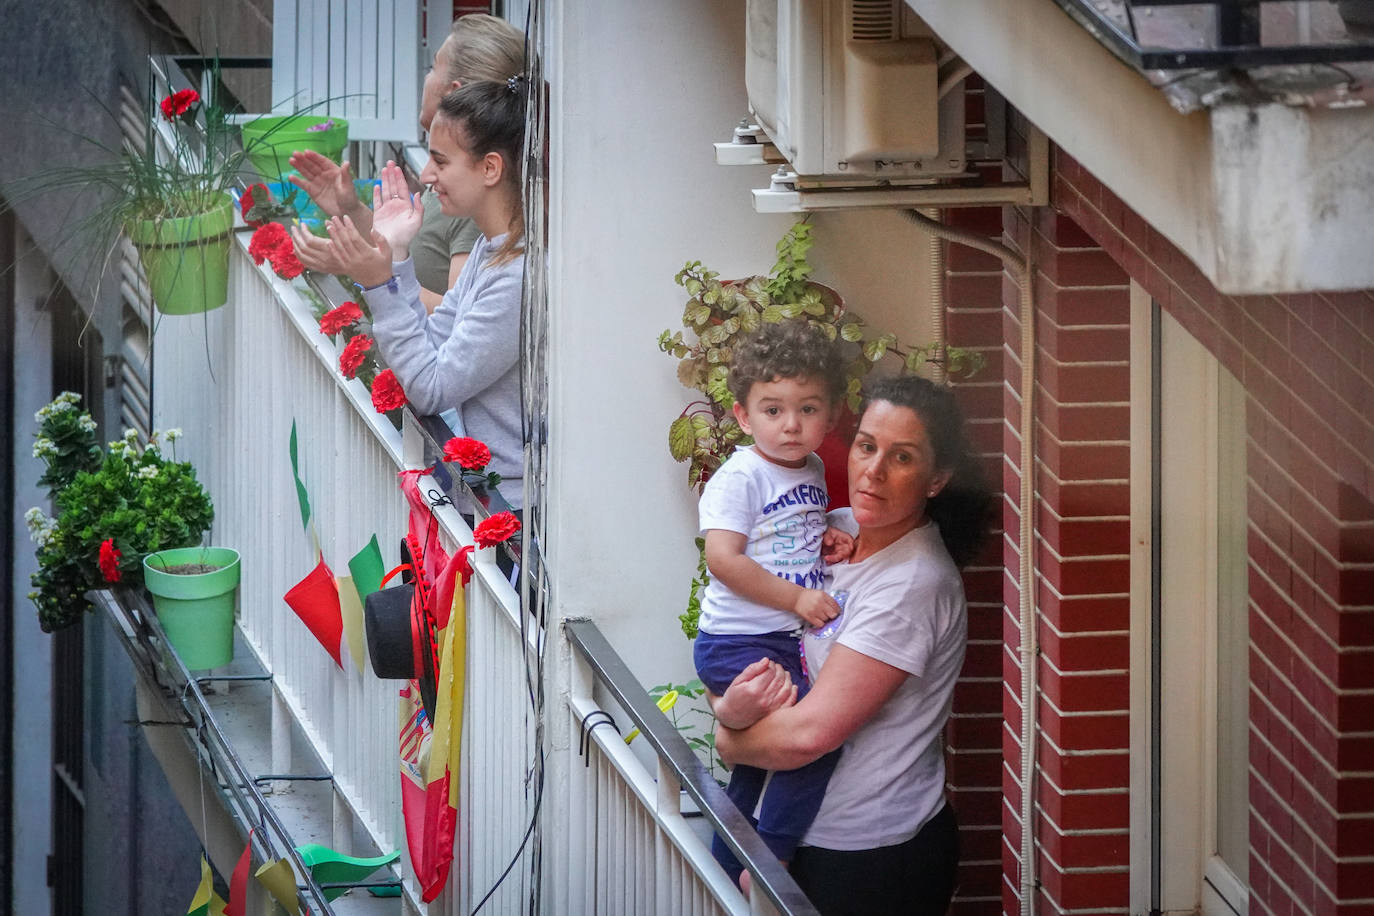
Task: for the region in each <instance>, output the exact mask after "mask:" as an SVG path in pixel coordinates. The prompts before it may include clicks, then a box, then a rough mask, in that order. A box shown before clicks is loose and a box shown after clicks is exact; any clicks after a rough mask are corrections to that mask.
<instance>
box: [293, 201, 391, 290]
mask: <svg viewBox="0 0 1374 916" xmlns="http://www.w3.org/2000/svg"><path fill="white" fill-rule="evenodd" d="M325 226H326V228H328V230H329V241H328V242H326V243H325V244H326V245H328V246H329V255H330V256H332V258H333V259H334V262H335V263H336V264H337V265H338V266H339V268H340V269H339V273H345V274H348V275H349V276H350V277H352V278H353V282H355V283H357V284H359V285H360V286H367V287H371V286H380V285H381V284H383V283H385V282H386V281H387V280H389V279H391V273H392V271H391V245H390V243H388V242H387V240H386V237H385V236H384V235H382V234H381V233H380V232H378V231H377V230H376V229H375V228H374V229H373V230H372V241H371V243H369V242H368V240H367V239H365V238H363V236H362V233H360V232H359V231H358V227H357V226H355V225H354V224H353V220H351V219H349V218H348V217H347V216H338V217H332V218H330V219H329V220H327V221H326V222H325ZM306 234H308V233H303V232H300V231H297V232H296V233H295V236H296V238H297V240H298V241H299V238H300V237H301V236H302V235H306ZM312 247H313V246H312ZM297 257H299V253H298V254H297ZM301 263H305V262H304V261H302V262H301Z"/></svg>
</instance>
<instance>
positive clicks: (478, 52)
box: [445, 13, 525, 86]
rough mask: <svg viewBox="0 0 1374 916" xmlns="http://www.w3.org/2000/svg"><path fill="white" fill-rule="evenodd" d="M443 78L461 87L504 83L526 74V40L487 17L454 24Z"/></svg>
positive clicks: (510, 27) (479, 15)
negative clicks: (482, 81) (497, 82)
mask: <svg viewBox="0 0 1374 916" xmlns="http://www.w3.org/2000/svg"><path fill="white" fill-rule="evenodd" d="M446 44H448V45H449V55H448V59H449V66H448V73H446V74H445V76H446V77H447V78H448V80H449V81H453V80H457V81H458V82H459V83H462V84H463V85H465V86H466V85H467V84H468V83H471V82H476V81H478V80H499V81H501V82H505V81H506V80H507V79H509V78H510V77H512V76H516V75H517V74H521V73H524V72H525V36H524V34H523V33H522V32H521V31H520V30H519V29H517V28H516V27H515V26H513V25H511V24H510V23H509V22H507V21H506V20H504V19H499V18H497V17H496V16H488V15H487V14H486V13H469V14H468V15H466V16H459V17H458V18H457V19H455V20H453V30H452V31H451V32H449V36H448V39H447V41H446Z"/></svg>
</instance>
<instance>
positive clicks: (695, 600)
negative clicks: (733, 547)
mask: <svg viewBox="0 0 1374 916" xmlns="http://www.w3.org/2000/svg"><path fill="white" fill-rule="evenodd" d="M710 584H711V571H710V570H708V569H707V568H706V539H705V538H697V574H696V577H695V578H693V579H692V590H691V592H690V593H689V594H688V595H687V610H685V611H683V612H682V613H681V614H679V615H677V619H678V622H679V623H681V624H682V632H683V633H684V634H685V635H686V636H687V638H688V639H696V638H697V621H698V620H699V619H700V618H701V596H702V594H703V593H704V592H705V591H706V586H708V585H710Z"/></svg>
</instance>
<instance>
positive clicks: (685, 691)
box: [626, 678, 728, 785]
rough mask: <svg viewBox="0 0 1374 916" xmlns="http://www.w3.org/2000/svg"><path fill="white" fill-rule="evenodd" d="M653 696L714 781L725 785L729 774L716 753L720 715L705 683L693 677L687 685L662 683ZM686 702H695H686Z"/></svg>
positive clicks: (654, 690)
mask: <svg viewBox="0 0 1374 916" xmlns="http://www.w3.org/2000/svg"><path fill="white" fill-rule="evenodd" d="M673 694H675V695H676V696H675V697H671V701H670V702H665V700H664V698H665V697H669V696H670V695H673ZM649 696H650V697H652V698H653V700H654V702H656V703H658V706H659V708H660V709H662V710H663V712H664V715H666V716H667V717H668V719H669V720H670V721H671V722H672V723H673V727H674V728H676V729H677V730H678V733H679V734H681V735H682V738H683V740H684V741H686V742H687V746H688V747H690V748H691V749H692V750H693V751H695V752H696V755H697V756H698V757H700V758H701V761H702V763H704V764H706V768H707V770H709V771H710V773H711V778H712V779H714V780H715V781H716V782H718V783H720V784H721V785H725V774H726V773H727V772H728V771H727V770H726V768H725V764H724V763H723V762H722V761H721V759H720V755H719V754H718V753H716V716H715V713H713V712H711V706H710V704H709V703H707V702H706V687H705V686H704V685H703V684H702V683H701V681H700V680H698V679H696V678H693V679H692V680H690V681H688V682H687V683H685V684H659V685H657V686H655V687H650V688H649ZM683 700H689V701H691V702H688V703H683V702H682V701H683ZM665 707H666V708H665ZM632 739H633V735H631V736H630V738H627V739H626V743H629V741H630V740H632Z"/></svg>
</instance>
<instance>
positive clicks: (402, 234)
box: [372, 161, 425, 261]
mask: <svg viewBox="0 0 1374 916" xmlns="http://www.w3.org/2000/svg"><path fill="white" fill-rule="evenodd" d="M424 216H425V214H424V209H423V208H422V207H420V206H418V205H417V204H416V201H415V197H414V195H412V194H411V193H410V188H409V186H408V185H407V184H406V178H405V174H404V173H403V172H402V171H401V168H400V166H398V165H397V164H396V163H395V162H391V161H388V162H387V164H386V167H385V168H383V169H382V183H381V186H380V187H377V188H374V189H373V191H372V229H373V234H374V237H375V235H376V233H381V234H382V236H383V237H385V238H386V240H387V242H388V244H390V246H391V249H392V251H393V253H394V254H395V255H396V258H397V260H401V261H404V260H405V259H406V258H408V257H410V243H411V242H412V241H414V239H415V236H416V235H417V234H418V233H419V231H420V224H421V223H423V222H424Z"/></svg>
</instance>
